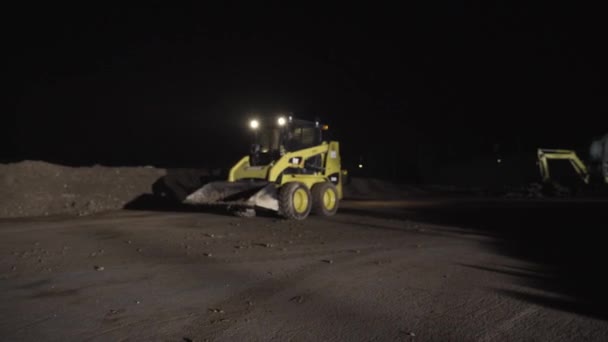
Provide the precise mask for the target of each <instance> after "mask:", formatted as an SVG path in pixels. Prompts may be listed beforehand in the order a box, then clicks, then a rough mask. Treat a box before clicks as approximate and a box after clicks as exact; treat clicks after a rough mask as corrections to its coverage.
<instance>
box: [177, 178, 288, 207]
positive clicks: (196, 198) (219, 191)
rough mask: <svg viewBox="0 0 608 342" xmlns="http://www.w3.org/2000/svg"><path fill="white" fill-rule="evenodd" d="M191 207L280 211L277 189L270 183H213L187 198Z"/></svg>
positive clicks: (186, 202)
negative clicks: (228, 206) (204, 206)
mask: <svg viewBox="0 0 608 342" xmlns="http://www.w3.org/2000/svg"><path fill="white" fill-rule="evenodd" d="M184 203H185V204H191V205H234V206H242V207H260V208H265V209H270V210H275V211H278V210H279V202H278V199H277V188H276V186H275V185H274V184H272V183H268V182H250V181H240V182H212V183H209V184H206V185H205V186H203V187H202V188H200V189H198V190H196V191H195V192H193V193H191V194H190V195H188V196H187V197H186V199H185V200H184Z"/></svg>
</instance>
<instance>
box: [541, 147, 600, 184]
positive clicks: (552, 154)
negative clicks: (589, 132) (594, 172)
mask: <svg viewBox="0 0 608 342" xmlns="http://www.w3.org/2000/svg"><path fill="white" fill-rule="evenodd" d="M537 156H538V166H539V168H540V175H541V177H542V180H543V182H545V183H548V182H550V181H551V174H550V173H549V162H548V161H549V160H567V161H569V162H570V165H572V167H573V168H574V171H576V173H577V174H578V175H579V176H580V177H581V180H582V181H583V182H584V183H585V184H589V171H588V170H587V167H586V166H585V164H584V163H583V162H582V161H581V159H580V158H579V157H578V156H577V155H576V152H575V151H572V150H553V149H543V148H539V149H538V153H537Z"/></svg>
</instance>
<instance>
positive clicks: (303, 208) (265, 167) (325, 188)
mask: <svg viewBox="0 0 608 342" xmlns="http://www.w3.org/2000/svg"><path fill="white" fill-rule="evenodd" d="M249 125H250V128H251V129H252V130H253V131H254V134H255V142H254V144H253V145H252V146H251V151H250V153H249V155H247V156H245V157H243V158H242V159H241V160H240V161H239V162H238V163H236V164H235V165H234V166H233V167H232V169H231V170H230V172H229V175H228V180H227V181H221V182H212V183H209V184H206V185H204V186H203V187H202V188H200V189H198V190H197V191H195V192H193V193H192V194H190V195H189V196H187V197H186V199H185V200H184V203H186V204H190V205H226V206H228V207H229V208H231V209H235V211H236V212H237V213H240V214H241V215H243V214H245V215H246V216H252V215H254V214H255V210H256V209H266V210H271V211H275V212H278V214H279V215H281V216H283V217H284V218H287V219H292V220H303V219H305V218H306V217H308V215H309V214H310V213H311V212H312V213H313V214H317V215H323V216H331V215H334V214H335V213H336V212H337V210H338V206H339V202H340V200H341V199H342V182H343V179H342V178H343V171H342V170H341V166H340V148H339V143H338V142H337V141H325V140H324V139H323V132H324V131H325V130H327V129H328V127H327V126H326V125H321V124H320V123H319V122H311V121H305V120H297V119H294V118H292V117H279V118H277V119H274V120H269V121H261V120H251V122H250V123H249Z"/></svg>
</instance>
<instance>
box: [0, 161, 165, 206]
mask: <svg viewBox="0 0 608 342" xmlns="http://www.w3.org/2000/svg"><path fill="white" fill-rule="evenodd" d="M165 174H166V171H165V170H162V169H156V168H153V167H104V166H92V167H67V166H60V165H54V164H49V163H46V162H39V161H22V162H18V163H12V164H0V217H20V216H42V215H51V214H61V213H70V214H78V215H84V214H90V213H93V212H99V211H104V210H111V209H119V208H122V207H123V206H124V205H125V204H126V203H128V202H129V201H131V200H133V199H134V198H136V197H137V196H139V195H141V194H144V193H151V192H152V185H153V184H154V183H155V182H156V181H157V180H158V179H159V178H161V177H163V176H164V175H165Z"/></svg>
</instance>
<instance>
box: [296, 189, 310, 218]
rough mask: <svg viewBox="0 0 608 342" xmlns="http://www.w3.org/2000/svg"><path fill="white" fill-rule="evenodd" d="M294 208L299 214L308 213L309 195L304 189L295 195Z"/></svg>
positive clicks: (297, 191)
mask: <svg viewBox="0 0 608 342" xmlns="http://www.w3.org/2000/svg"><path fill="white" fill-rule="evenodd" d="M293 208H294V209H295V211H296V212H297V213H298V214H302V213H305V212H306V209H307V208H308V194H307V193H306V191H304V189H298V190H296V191H295V192H294V194H293Z"/></svg>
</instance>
